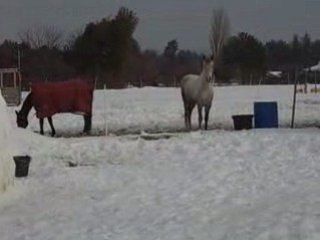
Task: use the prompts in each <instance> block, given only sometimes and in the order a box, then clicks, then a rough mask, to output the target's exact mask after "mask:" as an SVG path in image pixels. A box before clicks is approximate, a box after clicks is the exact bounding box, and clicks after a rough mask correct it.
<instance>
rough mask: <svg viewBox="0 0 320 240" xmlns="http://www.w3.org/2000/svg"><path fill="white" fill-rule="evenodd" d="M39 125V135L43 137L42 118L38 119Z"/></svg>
mask: <svg viewBox="0 0 320 240" xmlns="http://www.w3.org/2000/svg"><path fill="white" fill-rule="evenodd" d="M39 124H40V134H41V135H43V118H40V119H39Z"/></svg>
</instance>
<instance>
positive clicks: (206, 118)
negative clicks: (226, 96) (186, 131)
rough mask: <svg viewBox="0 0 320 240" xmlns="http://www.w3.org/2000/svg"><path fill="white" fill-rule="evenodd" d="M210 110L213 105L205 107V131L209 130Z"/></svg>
mask: <svg viewBox="0 0 320 240" xmlns="http://www.w3.org/2000/svg"><path fill="white" fill-rule="evenodd" d="M210 108H211V105H209V106H206V107H205V117H204V121H205V123H204V129H205V130H208V120H209V113H210Z"/></svg>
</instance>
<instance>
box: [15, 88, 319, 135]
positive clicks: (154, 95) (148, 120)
mask: <svg viewBox="0 0 320 240" xmlns="http://www.w3.org/2000/svg"><path fill="white" fill-rule="evenodd" d="M319 88H320V86H319ZM214 94H215V95H214V102H213V107H212V109H211V112H210V115H211V116H210V119H209V128H210V129H216V128H219V129H228V130H230V129H233V122H232V118H231V115H237V114H252V113H253V102H254V101H277V102H278V110H279V121H280V126H281V127H286V128H287V127H290V124H291V110H292V109H291V107H292V99H293V86H292V85H290V86H285V85H283V86H276V87H275V86H232V87H216V88H215V93H214ZM104 98H106V103H104V102H105V101H104ZM319 103H320V97H319V95H318V94H307V95H305V94H299V95H298V97H297V106H296V126H297V127H309V126H315V125H320V119H319ZM104 104H106V107H104V106H105V105H104ZM12 111H13V109H12ZM183 115H184V112H183V103H182V99H181V93H180V89H178V88H152V87H150V88H149V87H147V88H141V89H139V88H131V89H125V90H121V91H119V90H108V91H106V92H104V91H96V92H95V96H94V103H93V119H92V121H93V123H92V127H93V130H92V133H93V135H101V134H104V129H105V116H106V123H107V126H108V131H109V133H111V134H112V133H113V134H117V135H118V134H123V133H140V132H141V131H143V130H144V131H149V132H150V131H151V132H163V131H166V132H168V131H169V132H171V131H174V132H176V131H177V130H178V131H181V130H183V129H184V126H183V124H184V120H183ZM197 119H198V117H197V111H196V109H195V110H194V114H193V120H192V121H193V125H194V127H196V126H197V121H198V120H197ZM29 122H30V125H31V126H30V128H31V130H33V131H36V132H39V121H38V119H37V118H36V117H35V113H34V112H32V113H31V114H30V115H29ZM53 122H54V126H55V127H56V131H57V135H58V136H62V137H72V136H78V135H79V134H80V133H81V131H82V129H83V124H84V122H83V118H82V117H81V116H78V115H71V114H61V115H56V116H55V117H54V118H53ZM45 130H47V133H46V134H47V135H50V127H49V124H48V123H47V121H45Z"/></svg>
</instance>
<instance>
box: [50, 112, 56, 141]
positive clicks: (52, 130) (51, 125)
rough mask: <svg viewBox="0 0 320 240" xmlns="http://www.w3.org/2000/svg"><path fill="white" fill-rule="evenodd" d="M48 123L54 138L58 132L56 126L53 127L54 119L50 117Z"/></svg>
mask: <svg viewBox="0 0 320 240" xmlns="http://www.w3.org/2000/svg"><path fill="white" fill-rule="evenodd" d="M48 122H49V125H50V127H51V136H52V137H53V136H54V135H56V130H55V129H54V126H53V122H52V117H48Z"/></svg>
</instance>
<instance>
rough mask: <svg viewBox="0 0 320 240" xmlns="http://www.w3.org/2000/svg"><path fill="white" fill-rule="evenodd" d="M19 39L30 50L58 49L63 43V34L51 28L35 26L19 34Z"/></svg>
mask: <svg viewBox="0 0 320 240" xmlns="http://www.w3.org/2000/svg"><path fill="white" fill-rule="evenodd" d="M18 35H19V38H20V40H21V41H22V42H25V43H28V44H29V45H30V47H32V48H36V49H37V48H41V47H43V46H46V47H48V48H59V47H61V44H62V41H63V33H62V32H61V31H60V30H58V29H57V28H56V27H53V26H37V27H33V28H29V29H27V30H25V31H23V32H20V33H19V34H18Z"/></svg>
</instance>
